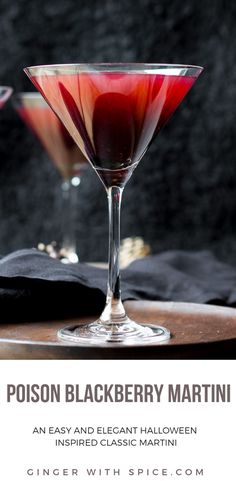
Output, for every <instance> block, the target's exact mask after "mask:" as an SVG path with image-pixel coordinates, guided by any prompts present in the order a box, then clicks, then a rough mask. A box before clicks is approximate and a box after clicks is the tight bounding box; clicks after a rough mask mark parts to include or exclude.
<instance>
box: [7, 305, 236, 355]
mask: <svg viewBox="0 0 236 481" xmlns="http://www.w3.org/2000/svg"><path fill="white" fill-rule="evenodd" d="M125 305H126V309H127V312H128V314H129V316H130V317H131V318H133V319H134V320H136V321H138V322H142V323H152V324H160V325H164V326H165V327H167V328H168V329H169V330H170V331H171V334H172V337H171V339H170V340H169V341H167V342H162V343H160V344H159V345H155V346H154V345H152V346H138V347H131V346H119V347H114V346H113V345H112V346H110V345H109V347H106V348H104V347H95V346H91V347H87V346H86V347H85V346H81V345H78V344H76V343H65V342H62V341H60V340H58V338H57V331H58V329H60V328H61V327H63V326H65V325H76V324H77V325H78V324H82V323H87V322H90V321H92V320H94V319H95V318H91V317H89V318H81V319H69V320H66V321H65V320H60V321H43V322H32V323H31V322H27V323H20V324H19V323H17V322H15V323H11V324H4V323H1V325H0V359H235V358H236V309H233V308H226V307H218V306H212V305H200V304H186V303H174V302H151V301H128V302H126V303H125Z"/></svg>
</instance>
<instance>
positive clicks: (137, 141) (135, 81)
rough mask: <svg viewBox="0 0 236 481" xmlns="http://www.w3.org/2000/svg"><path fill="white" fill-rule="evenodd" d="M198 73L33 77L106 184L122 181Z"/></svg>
mask: <svg viewBox="0 0 236 481" xmlns="http://www.w3.org/2000/svg"><path fill="white" fill-rule="evenodd" d="M196 78H197V77H191V76H176V75H160V74H155V73H133V72H125V73H124V72H121V73H114V72H99V73H94V72H93V73H87V72H86V73H84V72H83V73H78V74H63V75H60V74H57V75H41V76H36V77H33V78H32V81H33V83H34V84H35V86H36V87H37V88H38V89H39V90H40V91H41V93H42V94H43V95H44V96H45V98H47V100H48V102H49V104H50V105H51V106H52V107H53V109H54V111H55V112H56V113H57V114H58V115H59V117H60V118H61V120H62V121H63V123H64V125H65V126H66V128H67V129H68V131H69V132H70V133H71V135H72V136H73V138H74V140H75V142H76V143H77V144H78V145H79V147H80V148H81V150H82V151H83V153H84V155H86V157H87V158H88V159H89V160H90V162H91V163H92V164H93V166H94V168H95V169H96V171H97V173H98V175H99V176H100V178H101V179H102V181H103V182H104V184H105V185H106V186H110V185H119V186H122V185H124V184H125V182H126V181H127V180H128V178H129V177H130V175H131V174H132V171H133V170H134V168H135V167H136V165H137V163H138V162H139V161H140V159H141V158H142V156H143V155H144V153H145V152H146V150H147V148H148V146H149V145H150V143H151V142H152V140H153V139H154V137H155V136H156V135H157V134H158V132H159V131H160V129H161V128H162V127H163V125H164V124H165V123H166V122H167V120H168V119H169V118H170V116H171V115H172V114H173V112H174V111H175V110H176V108H177V107H178V105H179V104H180V102H181V101H182V100H183V98H184V97H185V95H186V94H187V92H188V91H189V90H190V88H191V87H192V85H193V83H194V82H195V80H196Z"/></svg>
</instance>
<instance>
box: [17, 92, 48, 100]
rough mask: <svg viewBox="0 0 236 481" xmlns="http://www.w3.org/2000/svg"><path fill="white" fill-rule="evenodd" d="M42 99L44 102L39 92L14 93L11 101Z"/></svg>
mask: <svg viewBox="0 0 236 481" xmlns="http://www.w3.org/2000/svg"><path fill="white" fill-rule="evenodd" d="M23 97H25V98H40V97H41V98H42V100H44V101H45V99H44V98H43V96H42V94H41V93H40V92H14V94H13V96H12V99H17V98H23Z"/></svg>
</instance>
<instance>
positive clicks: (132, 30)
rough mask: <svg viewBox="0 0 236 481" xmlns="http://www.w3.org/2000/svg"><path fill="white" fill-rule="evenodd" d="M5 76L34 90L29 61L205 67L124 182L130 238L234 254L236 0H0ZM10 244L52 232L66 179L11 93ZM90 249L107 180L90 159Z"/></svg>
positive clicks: (83, 208) (81, 217) (4, 210)
mask: <svg viewBox="0 0 236 481" xmlns="http://www.w3.org/2000/svg"><path fill="white" fill-rule="evenodd" d="M0 26H1V29H0V32H1V41H0V83H1V84H3V85H4V84H10V85H12V86H13V87H14V89H15V90H16V91H20V90H34V88H33V86H32V85H31V84H30V81H29V80H28V79H27V78H26V76H25V74H24V73H23V72H22V68H23V67H24V66H27V65H34V64H35V65H36V64H41V63H62V62H67V63H69V62H86V61H89V62H92V61H103V62H106V61H139V62H141V61H145V62H165V63H167V62H174V63H192V64H197V65H203V66H204V67H205V72H204V74H202V76H201V77H200V79H199V80H198V81H197V83H196V85H195V86H194V88H193V90H192V91H191V92H190V93H189V95H188V97H187V98H186V99H185V101H184V102H183V104H182V106H181V107H179V109H178V111H177V112H176V114H175V115H174V117H173V118H172V119H171V121H170V123H169V124H168V125H167V126H166V127H165V129H164V130H163V131H162V132H161V134H160V135H159V137H158V138H157V139H156V141H155V142H154V144H153V145H152V147H151V149H150V151H149V152H148V153H147V154H146V156H145V158H144V159H143V161H142V162H141V163H140V165H139V167H138V168H137V170H136V171H135V174H134V176H133V178H132V179H131V180H130V181H129V184H128V185H127V187H126V191H125V193H124V203H123V216H122V237H127V236H129V235H141V236H142V237H143V238H144V239H145V240H146V241H148V242H149V243H150V244H151V246H152V250H153V252H158V251H160V250H163V249H172V248H187V249H201V248H211V249H213V250H215V251H216V252H217V254H218V255H219V256H221V257H222V258H226V259H230V258H231V259H233V261H236V223H235V214H236V159H235V152H236V125H235V120H234V119H235V110H236V62H235V55H236V54H235V51H236V35H235V34H236V3H235V1H234V0H228V1H227V2H224V1H220V0H219V1H217V0H204V2H203V1H201V0H200V1H199V0H189V1H183V0H171V1H168V0H135V1H134V0H100V1H99V0H66V1H65V0H50V2H49V1H48V0H40V1H29V0H11V1H10V2H9V0H0ZM0 159H1V162H0V253H6V252H10V251H12V250H14V249H17V248H22V247H28V246H32V245H36V244H37V242H38V241H39V240H42V241H45V242H48V241H51V240H52V239H53V238H55V236H56V234H55V233H56V232H57V230H58V226H59V217H60V216H59V215H58V213H59V209H58V207H57V203H58V201H59V198H60V186H59V182H60V178H59V175H58V173H57V172H56V171H55V169H54V167H53V166H52V165H51V163H50V161H49V160H48V158H47V155H46V154H45V153H44V151H43V149H42V148H41V147H40V145H39V144H38V142H37V140H36V139H34V138H33V136H32V135H31V133H30V132H28V131H27V129H26V128H25V126H24V125H23V124H22V123H21V121H20V120H19V119H18V118H17V115H16V114H15V112H14V111H13V109H12V107H11V103H10V102H8V105H6V107H5V108H4V110H2V111H1V112H0ZM76 217H77V222H76V225H77V237H78V242H79V246H80V255H81V259H82V260H95V259H96V260H104V259H105V258H106V248H107V243H106V237H107V211H106V196H105V191H104V189H103V187H102V185H101V183H100V182H99V180H98V178H97V176H96V175H95V174H94V173H93V171H92V169H90V170H89V172H87V174H86V175H85V176H84V179H83V182H82V184H81V188H80V196H79V202H78V210H77V212H76Z"/></svg>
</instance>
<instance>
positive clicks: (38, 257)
mask: <svg viewBox="0 0 236 481" xmlns="http://www.w3.org/2000/svg"><path fill="white" fill-rule="evenodd" d="M106 284H107V271H106V270H105V269H100V268H96V267H92V266H90V265H87V264H83V263H80V264H78V265H75V264H74V265H73V264H72V265H65V264H62V263H61V262H60V261H58V260H54V259H52V258H50V257H49V256H47V255H46V254H43V253H41V252H39V251H37V250H36V249H24V250H21V251H17V252H13V253H12V254H9V255H7V256H5V257H3V258H2V259H1V260H0V309H1V311H0V312H1V314H0V316H1V317H0V318H1V321H2V322H6V321H9V320H14V321H17V320H19V321H22V320H34V319H59V318H61V319H62V318H66V317H75V316H81V315H92V314H98V313H99V312H100V311H101V310H102V309H103V307H104V302H105V295H106ZM122 299H123V300H128V299H130V300H131V299H135V300H138V299H146V300H162V301H175V302H178V301H179V302H197V303H214V304H221V305H226V306H227V305H228V306H233V305H236V269H234V268H232V267H230V266H229V265H227V264H225V263H223V262H220V261H218V260H217V259H216V258H215V257H214V255H213V254H212V253H211V252H208V251H200V252H184V251H168V252H164V253H162V254H158V255H154V256H150V257H146V258H143V259H140V260H137V261H135V262H133V263H132V264H130V265H129V267H128V268H126V269H124V270H123V271H122Z"/></svg>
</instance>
